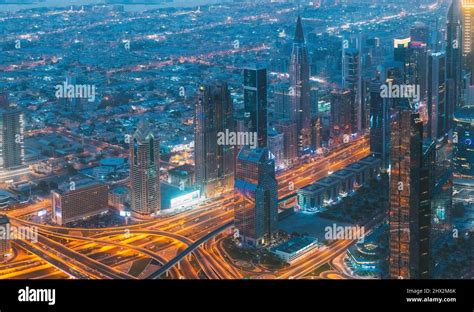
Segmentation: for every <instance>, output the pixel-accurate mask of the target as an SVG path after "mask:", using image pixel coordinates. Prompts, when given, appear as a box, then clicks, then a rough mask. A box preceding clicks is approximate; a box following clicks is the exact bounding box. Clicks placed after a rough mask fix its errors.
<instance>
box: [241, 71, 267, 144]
mask: <svg viewBox="0 0 474 312" xmlns="http://www.w3.org/2000/svg"><path fill="white" fill-rule="evenodd" d="M244 109H245V113H246V114H247V115H248V122H247V131H249V132H256V133H257V140H258V147H266V146H267V70H266V69H265V68H261V67H254V68H245V69H244Z"/></svg>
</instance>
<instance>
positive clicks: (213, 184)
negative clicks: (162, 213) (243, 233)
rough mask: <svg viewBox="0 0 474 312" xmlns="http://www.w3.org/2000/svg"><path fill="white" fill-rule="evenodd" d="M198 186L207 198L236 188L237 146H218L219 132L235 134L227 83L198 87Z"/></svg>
mask: <svg viewBox="0 0 474 312" xmlns="http://www.w3.org/2000/svg"><path fill="white" fill-rule="evenodd" d="M194 127H195V128H194V129H195V130H194V140H195V150H194V153H195V155H194V161H195V174H196V183H197V185H198V186H199V188H200V190H201V194H202V195H203V196H205V197H207V198H212V197H215V196H219V195H220V194H222V193H224V192H228V191H231V190H232V189H233V186H234V164H235V156H234V146H231V145H220V144H218V140H217V136H218V133H219V132H225V131H226V130H227V131H229V132H232V131H235V130H234V129H235V127H234V120H233V107H232V99H231V97H230V92H229V89H228V87H227V84H226V83H214V84H208V85H203V86H201V87H200V88H199V95H198V100H197V103H196V114H195V120H194Z"/></svg>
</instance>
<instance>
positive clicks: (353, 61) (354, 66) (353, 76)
mask: <svg viewBox="0 0 474 312" xmlns="http://www.w3.org/2000/svg"><path fill="white" fill-rule="evenodd" d="M342 66H343V69H342V72H343V73H342V77H343V78H342V86H343V88H344V89H348V90H351V130H352V132H357V131H360V130H361V129H362V99H361V88H362V86H361V82H362V80H361V63H360V53H359V50H358V49H355V48H348V49H344V53H343V64H342Z"/></svg>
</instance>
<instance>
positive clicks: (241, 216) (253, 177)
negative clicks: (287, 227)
mask: <svg viewBox="0 0 474 312" xmlns="http://www.w3.org/2000/svg"><path fill="white" fill-rule="evenodd" d="M235 190H236V192H237V196H236V197H235V208H234V209H235V210H234V220H235V226H236V228H237V230H238V231H239V237H240V239H241V243H242V244H243V245H244V246H259V245H264V244H267V243H268V242H269V241H270V240H271V238H272V237H273V235H274V234H275V233H276V232H277V222H278V183H277V180H276V178H275V163H274V161H273V160H272V159H270V158H269V151H268V149H267V148H256V149H250V148H249V147H243V148H242V149H241V151H240V153H239V157H238V160H237V166H236V173H235Z"/></svg>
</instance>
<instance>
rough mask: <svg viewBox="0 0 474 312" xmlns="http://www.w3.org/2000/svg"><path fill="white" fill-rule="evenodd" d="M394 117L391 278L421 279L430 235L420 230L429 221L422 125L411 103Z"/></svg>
mask: <svg viewBox="0 0 474 312" xmlns="http://www.w3.org/2000/svg"><path fill="white" fill-rule="evenodd" d="M391 114H392V118H393V119H392V122H391V152H390V157H391V171H390V190H389V192H390V209H389V228H390V236H389V237H390V244H389V249H390V252H389V275H390V277H391V278H403V279H409V278H421V277H422V276H423V272H421V264H422V261H424V260H423V259H422V258H421V256H420V255H421V253H422V242H424V240H425V239H426V237H422V236H421V235H426V233H427V231H425V230H424V229H423V230H422V228H421V227H422V226H424V225H426V224H424V222H426V220H425V219H424V213H425V212H424V211H421V208H420V195H421V192H420V190H421V182H420V179H421V178H422V177H423V175H422V172H421V168H422V165H423V145H422V141H423V122H422V121H421V119H420V116H419V114H418V113H414V112H412V110H411V108H410V107H409V106H408V103H406V105H403V104H400V105H399V106H397V107H395V108H394V109H392V112H391ZM422 215H423V217H421V216H422ZM420 220H423V221H422V222H421V221H420ZM428 233H429V231H428ZM423 246H424V245H423Z"/></svg>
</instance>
